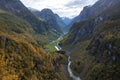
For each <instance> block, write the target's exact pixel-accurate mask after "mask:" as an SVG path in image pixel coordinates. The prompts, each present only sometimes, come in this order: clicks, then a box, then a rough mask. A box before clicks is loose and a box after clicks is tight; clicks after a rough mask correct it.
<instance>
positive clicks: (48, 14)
mask: <svg viewBox="0 0 120 80" xmlns="http://www.w3.org/2000/svg"><path fill="white" fill-rule="evenodd" d="M32 13H33V14H35V15H36V16H38V17H40V18H42V19H44V20H45V21H46V22H48V24H49V25H50V26H51V28H53V29H54V30H55V31H57V32H59V33H60V34H62V33H63V32H62V29H61V28H62V26H61V24H60V25H59V22H58V21H57V20H58V16H57V18H56V14H54V13H53V12H52V10H50V9H43V10H41V11H33V10H32ZM62 25H64V24H62Z"/></svg>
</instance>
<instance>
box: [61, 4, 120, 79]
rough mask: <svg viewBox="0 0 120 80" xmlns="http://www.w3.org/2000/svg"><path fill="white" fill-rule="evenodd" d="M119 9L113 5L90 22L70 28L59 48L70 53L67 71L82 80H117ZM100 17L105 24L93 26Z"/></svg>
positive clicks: (118, 70) (118, 73)
mask: <svg viewBox="0 0 120 80" xmlns="http://www.w3.org/2000/svg"><path fill="white" fill-rule="evenodd" d="M115 9H117V10H115ZM119 9H120V5H118V4H116V5H115V6H114V7H112V8H110V9H108V10H106V11H104V12H103V13H100V14H99V15H98V16H94V17H93V18H92V19H88V20H86V21H83V22H78V23H76V24H74V25H73V27H72V28H71V30H70V32H69V33H68V35H67V36H65V37H64V38H65V39H63V41H62V43H63V44H64V45H63V48H64V49H67V50H69V51H70V52H71V54H70V55H71V57H72V64H71V67H72V69H73V71H74V73H75V74H76V75H78V76H80V77H81V79H82V80H119V79H120V15H119V12H120V10H119ZM103 15H108V16H103ZM101 16H102V17H103V19H105V20H102V21H99V20H98V22H95V21H96V20H97V19H98V18H99V17H101ZM85 31H86V32H85ZM88 32H90V33H88Z"/></svg>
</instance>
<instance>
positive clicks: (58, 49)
mask: <svg viewBox="0 0 120 80" xmlns="http://www.w3.org/2000/svg"><path fill="white" fill-rule="evenodd" d="M55 48H56V50H57V51H60V50H61V47H60V46H59V45H56V46H55ZM70 65H71V57H70V56H69V57H68V65H67V69H68V72H69V75H70V77H71V78H73V79H74V80H81V79H80V77H77V76H75V75H74V74H73V72H72V69H71V67H70Z"/></svg>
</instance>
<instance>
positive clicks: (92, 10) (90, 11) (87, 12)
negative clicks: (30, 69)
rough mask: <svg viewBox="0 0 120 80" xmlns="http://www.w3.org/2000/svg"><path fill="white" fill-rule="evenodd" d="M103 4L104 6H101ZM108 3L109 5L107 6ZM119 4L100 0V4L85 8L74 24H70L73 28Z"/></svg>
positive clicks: (74, 20) (73, 21)
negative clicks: (74, 25)
mask: <svg viewBox="0 0 120 80" xmlns="http://www.w3.org/2000/svg"><path fill="white" fill-rule="evenodd" d="M101 3H102V4H101ZM106 3H108V4H106ZM116 3H117V0H115V1H114V2H113V1H111V0H110V2H109V1H107V0H104V1H103V0H99V2H96V3H95V4H94V5H93V6H85V7H84V8H83V10H82V11H81V12H80V14H79V15H78V16H77V17H75V18H74V19H73V20H72V22H71V23H70V24H69V26H72V25H73V24H74V23H75V22H79V21H84V20H87V19H88V18H92V17H94V16H96V15H98V14H99V13H101V12H103V11H104V10H106V9H107V8H109V7H111V6H112V5H115V4H116Z"/></svg>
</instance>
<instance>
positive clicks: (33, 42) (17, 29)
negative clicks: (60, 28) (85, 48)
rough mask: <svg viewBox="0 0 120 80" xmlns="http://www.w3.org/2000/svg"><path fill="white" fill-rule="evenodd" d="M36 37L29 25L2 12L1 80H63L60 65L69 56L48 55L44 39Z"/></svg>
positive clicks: (0, 30)
mask: <svg viewBox="0 0 120 80" xmlns="http://www.w3.org/2000/svg"><path fill="white" fill-rule="evenodd" d="M34 35H35V33H34V30H33V28H32V27H31V25H30V24H29V23H28V22H26V21H25V20H23V19H21V18H19V17H16V16H14V15H12V14H11V13H8V12H5V11H3V10H0V79H1V80H60V73H59V66H60V65H61V64H64V63H65V61H64V63H63V60H65V59H66V57H65V56H63V55H60V54H47V53H46V52H45V51H44V50H43V49H42V48H41V44H43V43H42V40H41V42H40V40H39V39H37V37H36V36H34ZM37 36H44V35H37ZM45 37H46V36H44V37H42V38H40V39H44V38H45ZM47 39H48V37H47ZM38 43H40V44H38ZM45 43H47V42H45Z"/></svg>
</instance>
